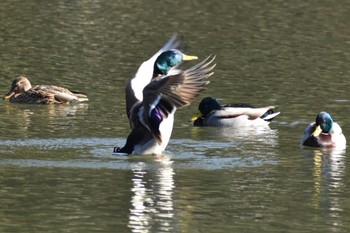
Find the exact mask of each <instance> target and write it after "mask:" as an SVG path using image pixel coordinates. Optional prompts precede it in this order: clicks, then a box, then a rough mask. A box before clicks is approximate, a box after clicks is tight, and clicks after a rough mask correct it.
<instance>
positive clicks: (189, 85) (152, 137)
mask: <svg viewBox="0 0 350 233" xmlns="http://www.w3.org/2000/svg"><path fill="white" fill-rule="evenodd" d="M214 59H215V57H212V56H209V57H207V58H206V59H205V60H203V61H202V62H200V63H198V64H197V65H195V66H193V67H191V68H189V69H187V70H184V71H179V72H178V73H177V74H171V75H164V76H160V77H157V78H154V79H153V80H152V81H151V82H150V83H149V84H148V85H147V86H146V87H145V88H144V89H143V98H142V101H138V103H137V104H135V105H134V106H133V107H132V109H131V111H130V119H131V123H132V127H131V128H132V130H131V133H130V134H129V136H128V138H127V140H126V144H125V146H124V147H122V148H119V147H115V148H114V151H113V152H114V153H117V154H162V153H163V151H164V150H165V148H166V146H167V145H168V142H169V139H170V136H171V132H172V129H173V123H174V113H175V111H176V109H178V108H182V107H185V106H187V105H189V104H190V103H191V102H192V101H193V99H194V98H195V97H197V96H198V95H199V93H200V92H201V91H202V90H203V89H204V88H205V86H206V85H207V84H208V83H209V81H208V80H207V79H208V78H209V77H210V76H211V75H212V74H213V72H212V70H213V68H214V67H215V65H211V63H212V62H213V60H214Z"/></svg>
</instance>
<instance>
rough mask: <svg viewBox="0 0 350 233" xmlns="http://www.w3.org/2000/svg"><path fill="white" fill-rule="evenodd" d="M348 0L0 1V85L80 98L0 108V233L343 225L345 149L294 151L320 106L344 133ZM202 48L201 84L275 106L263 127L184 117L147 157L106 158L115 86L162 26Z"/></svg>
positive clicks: (166, 33)
mask: <svg viewBox="0 0 350 233" xmlns="http://www.w3.org/2000/svg"><path fill="white" fill-rule="evenodd" d="M349 11H350V2H348V1H343V0H341V1H337V2H330V1H329V2H327V1H300V0H297V1H293V2H288V1H279V0H274V1H260V2H256V1H208V2H203V1H197V0H190V1H175V2H174V1H161V2H159V1H138V0H132V1H99V0H95V1H48V2H42V1H31V2H28V1H18V0H14V1H13V0H11V1H8V0H3V1H1V2H0V31H1V33H0V34H1V36H0V42H1V43H0V60H1V62H0V73H1V74H0V80H1V82H0V90H1V93H3V94H5V93H6V91H7V90H8V89H9V87H10V84H11V81H12V79H13V78H15V77H16V76H17V75H25V76H28V78H30V80H31V82H32V83H33V84H34V85H35V84H53V85H58V86H64V87H67V88H69V89H72V90H80V91H83V92H86V93H88V96H89V99H90V101H89V102H88V103H86V104H82V105H68V106H34V105H14V104H9V103H7V102H2V103H0V128H1V132H0V167H1V169H0V187H1V189H0V200H1V210H0V219H1V220H0V231H1V232H52V231H58V232H60V231H62V232H116V231H117V232H204V231H205V232H327V233H328V232H348V231H349V229H350V224H349V221H348V216H349V210H350V203H349V200H348V199H349V198H348V195H347V193H349V191H350V190H349V187H350V185H349V181H348V180H349V179H348V177H349V171H348V170H349V169H348V167H349V166H348V163H349V159H348V158H349V156H348V154H349V153H348V152H347V151H322V150H312V149H307V148H301V147H300V145H299V143H300V137H301V134H302V133H303V130H304V127H306V125H307V124H308V123H309V122H311V121H313V120H314V118H315V116H316V114H317V113H318V112H319V111H321V110H326V111H328V112H330V113H331V114H332V116H333V117H334V120H335V121H337V122H339V123H340V125H341V126H342V127H343V131H344V134H345V136H348V137H349V135H350V130H349V127H347V126H349V125H350V118H349V117H348V110H347V109H349V107H350V104H349V97H348V90H347V85H348V78H349V77H350V71H349V69H348V64H349V57H350V54H349V51H350V43H349V41H350V29H349V23H348V22H350V14H349ZM174 32H177V33H179V35H182V36H184V44H185V47H186V49H187V51H188V52H189V53H190V54H194V55H198V56H199V57H200V59H202V58H204V57H205V56H207V55H208V54H216V55H217V58H216V62H217V66H216V67H215V74H214V76H213V77H212V78H211V83H210V85H209V86H208V89H207V90H206V91H205V92H204V93H203V94H202V96H201V97H204V96H213V97H218V98H220V99H221V102H222V103H234V102H248V103H251V104H254V105H258V106H264V105H275V106H276V107H277V109H278V111H281V112H282V113H281V115H279V116H278V117H277V118H276V121H274V122H272V123H271V125H270V127H269V128H266V129H261V130H232V129H212V128H204V129H201V128H193V127H192V126H191V123H190V122H189V120H190V118H191V116H192V115H193V113H195V112H196V110H197V105H198V103H199V101H200V98H198V99H197V100H196V101H195V102H194V103H193V104H192V105H191V106H189V107H187V108H184V109H181V110H179V111H177V114H176V117H175V126H174V130H173V136H172V140H171V141H170V143H169V146H168V148H167V151H166V154H165V155H164V156H161V157H154V156H143V157H142V156H135V157H116V156H113V155H112V154H111V152H112V151H111V150H112V148H113V147H114V146H121V145H123V144H124V142H125V137H126V136H127V135H128V133H129V124H128V122H127V121H126V114H125V101H124V88H125V84H126V82H127V80H128V78H129V77H131V76H132V75H133V73H134V72H135V71H136V69H137V68H138V66H139V64H141V62H142V61H143V60H145V59H147V58H148V57H149V56H151V55H152V54H153V53H154V52H156V51H157V50H158V49H159V48H160V46H161V45H163V43H165V42H166V41H167V40H168V39H169V38H170V37H171V35H172V34H173V33H174Z"/></svg>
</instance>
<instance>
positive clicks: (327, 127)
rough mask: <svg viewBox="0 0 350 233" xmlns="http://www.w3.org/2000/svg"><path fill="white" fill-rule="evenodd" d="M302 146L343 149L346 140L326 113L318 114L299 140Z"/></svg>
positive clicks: (339, 128) (338, 127)
mask: <svg viewBox="0 0 350 233" xmlns="http://www.w3.org/2000/svg"><path fill="white" fill-rule="evenodd" d="M301 144H302V145H303V146H312V147H328V148H332V147H337V148H345V147H346V139H345V136H344V134H343V132H342V129H341V127H340V126H339V124H338V123H336V122H334V121H333V119H332V117H331V115H330V114H329V113H327V112H320V113H319V114H317V116H316V121H315V122H313V123H311V124H309V125H308V126H307V127H306V128H305V131H304V136H303V138H302V139H301Z"/></svg>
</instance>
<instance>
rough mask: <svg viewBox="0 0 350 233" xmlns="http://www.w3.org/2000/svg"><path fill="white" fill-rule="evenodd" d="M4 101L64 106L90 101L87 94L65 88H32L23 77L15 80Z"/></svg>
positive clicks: (42, 86) (46, 86) (44, 86)
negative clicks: (65, 104) (63, 104)
mask: <svg viewBox="0 0 350 233" xmlns="http://www.w3.org/2000/svg"><path fill="white" fill-rule="evenodd" d="M4 99H9V101H10V102H11V103H21V104H62V103H78V102H82V101H87V100H88V98H87V96H86V95H85V94H83V93H78V92H74V93H73V92H71V91H69V90H68V89H66V88H63V87H58V86H52V85H37V86H33V87H32V85H31V84H30V82H29V80H28V79H27V78H26V77H23V76H20V77H18V78H16V79H15V80H13V82H12V86H11V89H10V90H9V92H8V93H7V94H6V95H5V97H4Z"/></svg>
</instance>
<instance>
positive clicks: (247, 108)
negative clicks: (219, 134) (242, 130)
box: [192, 97, 280, 127]
mask: <svg viewBox="0 0 350 233" xmlns="http://www.w3.org/2000/svg"><path fill="white" fill-rule="evenodd" d="M273 109H274V106H268V107H262V108H256V107H253V106H252V105H250V104H230V105H221V104H220V103H219V101H218V100H217V99H215V98H213V97H205V98H204V99H203V100H202V101H201V102H200V104H199V107H198V110H199V113H198V114H197V115H195V116H194V117H193V118H192V121H193V125H194V126H212V127H246V126H267V125H268V124H269V123H270V122H271V121H272V120H273V119H274V118H275V117H276V116H277V115H278V114H280V112H274V111H273Z"/></svg>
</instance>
